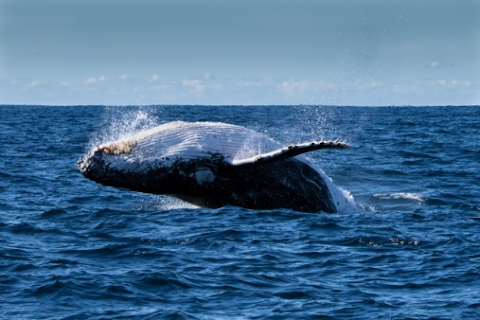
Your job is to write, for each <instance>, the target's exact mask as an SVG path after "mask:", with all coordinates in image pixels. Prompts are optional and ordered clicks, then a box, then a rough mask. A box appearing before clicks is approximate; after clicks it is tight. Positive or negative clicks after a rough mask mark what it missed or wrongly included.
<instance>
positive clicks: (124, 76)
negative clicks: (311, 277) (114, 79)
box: [120, 74, 128, 81]
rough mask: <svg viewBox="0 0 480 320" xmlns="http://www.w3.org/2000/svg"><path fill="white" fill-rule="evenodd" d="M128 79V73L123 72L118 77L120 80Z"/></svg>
mask: <svg viewBox="0 0 480 320" xmlns="http://www.w3.org/2000/svg"><path fill="white" fill-rule="evenodd" d="M127 79H128V74H124V75H122V76H121V77H120V80H124V81H125V80H127Z"/></svg>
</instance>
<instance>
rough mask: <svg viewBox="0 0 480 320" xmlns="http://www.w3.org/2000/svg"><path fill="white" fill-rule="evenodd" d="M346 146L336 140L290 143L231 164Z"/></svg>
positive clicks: (238, 164)
mask: <svg viewBox="0 0 480 320" xmlns="http://www.w3.org/2000/svg"><path fill="white" fill-rule="evenodd" d="M348 148H350V146H349V145H347V144H345V143H343V142H338V141H315V142H307V143H301V144H292V145H289V146H287V147H284V148H281V149H277V150H274V151H272V152H267V153H262V154H258V155H256V156H253V157H250V158H246V159H239V160H233V161H232V162H231V164H232V165H233V166H245V165H252V164H255V165H256V164H268V163H272V162H277V161H281V160H285V159H288V158H291V157H294V156H297V155H299V154H302V153H305V152H309V151H313V150H320V149H348Z"/></svg>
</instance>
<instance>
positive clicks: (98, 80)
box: [83, 76, 107, 84]
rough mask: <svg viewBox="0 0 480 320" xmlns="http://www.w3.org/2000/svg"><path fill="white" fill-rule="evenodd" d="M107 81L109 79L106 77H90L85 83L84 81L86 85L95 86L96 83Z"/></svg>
mask: <svg viewBox="0 0 480 320" xmlns="http://www.w3.org/2000/svg"><path fill="white" fill-rule="evenodd" d="M106 80H107V77H105V76H101V77H100V78H95V77H90V78H88V79H86V80H85V81H83V83H84V84H94V83H97V82H103V81H106Z"/></svg>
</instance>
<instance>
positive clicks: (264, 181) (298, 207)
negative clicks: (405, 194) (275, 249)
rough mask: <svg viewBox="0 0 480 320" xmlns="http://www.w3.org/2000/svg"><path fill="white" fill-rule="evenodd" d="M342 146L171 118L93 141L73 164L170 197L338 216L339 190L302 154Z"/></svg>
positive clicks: (103, 180) (109, 180) (112, 182)
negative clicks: (108, 139)
mask: <svg viewBox="0 0 480 320" xmlns="http://www.w3.org/2000/svg"><path fill="white" fill-rule="evenodd" d="M345 148H348V145H346V144H344V143H342V142H338V141H314V142H308V143H301V144H292V145H289V146H286V147H284V146H282V145H280V144H279V143H278V142H276V141H274V140H273V139H271V138H269V137H267V136H265V135H264V134H261V133H258V132H256V131H254V130H251V129H247V128H245V127H242V126H237V125H232V124H226V123H220V122H183V121H175V122H169V123H166V124H163V125H160V126H157V127H154V128H151V129H147V130H143V131H140V132H137V133H135V134H132V135H131V136H129V137H127V138H124V139H120V140H117V141H113V142H108V143H104V144H102V145H99V146H96V147H95V148H93V149H92V150H91V151H90V152H88V154H87V155H85V157H84V158H80V159H79V160H78V162H77V167H78V169H79V171H80V172H81V173H82V174H83V175H84V176H85V177H87V178H88V179H91V180H93V181H95V182H97V183H100V184H103V185H106V186H114V187H119V188H126V189H130V190H133V191H139V192H146V193H152V194H162V195H168V196H173V197H176V198H178V199H181V200H183V201H187V202H189V203H192V204H195V205H198V206H201V207H207V208H217V207H222V206H225V205H233V206H239V207H245V208H251V209H275V208H285V209H292V210H295V211H301V212H320V211H323V212H327V213H335V212H337V211H338V210H337V206H338V203H336V202H335V200H334V197H332V192H334V191H332V189H333V188H336V187H335V186H334V185H333V183H332V181H331V180H330V179H329V178H328V177H327V176H326V175H325V174H324V173H323V172H322V171H321V170H319V169H316V168H315V167H314V166H313V165H312V164H311V163H310V162H309V161H308V160H307V159H306V158H304V157H303V156H301V154H302V153H305V152H309V151H313V150H320V149H345ZM336 190H337V191H338V189H336Z"/></svg>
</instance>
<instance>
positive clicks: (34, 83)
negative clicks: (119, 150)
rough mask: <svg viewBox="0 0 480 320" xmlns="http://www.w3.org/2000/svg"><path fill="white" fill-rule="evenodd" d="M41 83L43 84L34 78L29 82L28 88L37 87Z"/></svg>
mask: <svg viewBox="0 0 480 320" xmlns="http://www.w3.org/2000/svg"><path fill="white" fill-rule="evenodd" d="M40 84H41V82H40V81H38V80H33V81H31V82H30V83H29V84H27V88H35V87H38V86H39V85H40Z"/></svg>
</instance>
